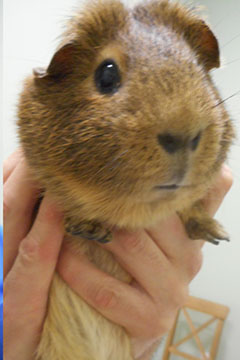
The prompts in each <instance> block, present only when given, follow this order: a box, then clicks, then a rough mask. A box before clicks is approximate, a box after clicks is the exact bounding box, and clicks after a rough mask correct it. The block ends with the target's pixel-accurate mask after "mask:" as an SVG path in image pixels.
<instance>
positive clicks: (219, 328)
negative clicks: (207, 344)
mask: <svg viewBox="0 0 240 360" xmlns="http://www.w3.org/2000/svg"><path fill="white" fill-rule="evenodd" d="M222 328H223V320H218V324H217V328H216V332H215V335H214V338H213V342H212V348H211V352H210V354H211V358H212V359H215V357H216V355H217V349H218V344H219V341H220V336H221V333H222Z"/></svg>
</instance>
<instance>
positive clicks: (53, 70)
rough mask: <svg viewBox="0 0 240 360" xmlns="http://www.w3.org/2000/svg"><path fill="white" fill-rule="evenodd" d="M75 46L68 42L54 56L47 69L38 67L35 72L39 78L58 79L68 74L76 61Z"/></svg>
mask: <svg viewBox="0 0 240 360" xmlns="http://www.w3.org/2000/svg"><path fill="white" fill-rule="evenodd" d="M74 52H75V46H74V44H73V43H68V44H66V45H64V46H62V47H61V48H60V49H59V50H58V51H57V52H56V53H55V54H54V56H53V58H52V60H51V62H50V64H49V66H48V68H47V69H43V68H36V69H34V70H33V74H34V76H35V77H36V78H38V79H53V80H57V79H60V78H63V77H64V76H66V75H68V74H69V73H71V71H72V67H73V63H74Z"/></svg>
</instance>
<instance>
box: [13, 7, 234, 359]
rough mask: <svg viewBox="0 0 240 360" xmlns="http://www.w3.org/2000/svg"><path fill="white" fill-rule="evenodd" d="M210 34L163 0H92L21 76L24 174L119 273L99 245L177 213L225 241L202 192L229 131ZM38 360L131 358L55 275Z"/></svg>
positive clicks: (72, 235)
mask: <svg viewBox="0 0 240 360" xmlns="http://www.w3.org/2000/svg"><path fill="white" fill-rule="evenodd" d="M219 66H220V61H219V48H218V42H217V40H216V38H215V36H214V35H213V33H212V32H211V30H210V29H209V27H208V26H207V25H206V23H205V22H204V21H202V20H201V19H200V18H199V17H198V15H196V14H195V13H194V12H193V11H192V10H189V9H186V8H185V7H183V6H182V5H180V4H178V3H173V2H170V1H167V0H153V1H146V2H143V3H141V4H139V5H137V6H136V7H134V8H127V7H126V6H124V5H123V4H122V3H121V2H119V1H118V0H116V1H113V0H112V1H111V0H109V1H107V0H106V1H105V0H103V1H93V2H90V3H88V4H87V5H86V7H85V8H84V9H82V10H81V11H79V13H77V14H76V15H75V16H74V17H73V18H72V19H71V20H70V21H69V23H68V26H67V30H66V31H65V33H64V34H63V37H62V41H61V44H60V45H59V48H58V49H57V51H56V53H55V55H54V56H53V58H52V60H51V62H50V64H49V66H48V67H47V68H46V69H36V70H35V71H34V73H33V75H32V76H30V77H29V78H27V79H26V81H25V85H24V89H23V92H22V94H21V98H20V103H19V111H18V115H19V121H18V127H19V137H20V140H21V144H22V147H23V150H24V153H25V156H26V159H27V162H28V164H29V166H30V168H31V169H32V173H33V175H34V176H35V177H36V179H37V180H38V182H39V183H40V184H41V186H42V188H43V189H44V191H47V192H48V193H50V194H51V195H52V197H53V198H54V199H55V200H56V202H57V203H58V204H60V206H61V208H62V209H63V210H64V216H65V217H64V219H65V220H64V221H65V229H66V236H65V241H66V242H69V244H70V246H72V248H73V251H76V252H77V253H78V254H79V256H81V253H85V254H86V255H87V256H88V257H89V259H90V261H91V262H93V263H94V264H95V265H96V266H97V267H98V268H100V269H101V270H103V271H105V272H107V273H109V274H111V275H113V276H114V277H116V278H118V279H120V280H121V281H125V282H130V281H131V277H130V276H129V274H127V273H126V271H124V270H123V269H122V268H121V266H120V265H119V264H118V263H117V262H116V260H115V259H114V257H113V256H112V255H111V254H110V253H109V252H108V251H107V250H105V249H104V247H100V246H99V245H98V242H100V243H106V242H109V241H111V240H112V232H111V229H112V228H113V227H118V228H123V229H127V230H130V231H136V230H139V229H143V228H147V227H149V226H152V225H154V224H155V223H156V222H157V221H159V220H160V219H163V218H166V217H168V216H169V215H171V214H173V213H175V212H177V213H178V214H179V216H180V218H181V220H182V221H183V223H184V225H185V228H186V231H187V233H188V235H189V236H190V237H191V238H192V239H205V240H207V241H210V242H212V243H218V241H219V240H223V239H228V236H227V234H226V233H225V231H224V229H223V228H222V226H221V225H220V224H218V222H217V221H215V220H213V219H212V218H210V217H209V216H208V215H207V213H206V212H205V210H204V207H203V206H202V203H201V199H202V198H203V197H204V195H205V194H206V192H207V191H208V190H209V188H210V187H211V185H212V184H213V183H214V181H215V179H216V176H217V174H218V172H219V170H220V168H221V166H222V164H223V162H224V161H225V159H226V156H227V152H228V149H229V147H230V145H231V142H232V138H233V136H234V132H233V128H232V124H231V121H230V119H229V116H228V114H227V112H226V110H225V108H224V104H223V103H222V102H221V98H220V96H219V93H218V91H217V89H216V88H215V86H214V84H213V82H212V80H211V76H210V73H209V72H210V70H211V69H213V68H216V67H219ZM36 360H133V353H132V348H131V342H130V339H129V336H128V334H127V332H126V331H125V330H124V329H123V328H122V327H120V326H118V325H116V324H113V323H112V322H111V321H109V320H107V319H106V318H104V317H103V316H102V315H101V314H99V313H98V312H97V311H95V310H94V309H93V308H92V307H91V306H90V305H88V304H87V303H86V302H85V301H84V300H82V299H81V298H80V297H79V296H78V295H76V293H74V292H73V291H72V290H71V289H70V288H69V287H68V286H67V284H66V283H65V282H64V281H63V280H62V279H61V278H60V277H59V276H58V275H57V274H56V275H55V276H54V279H53V282H52V288H51V294H50V299H49V307H48V314H47V317H46V320H45V324H44V328H43V332H42V336H41V341H40V344H39V347H38V351H37V354H36Z"/></svg>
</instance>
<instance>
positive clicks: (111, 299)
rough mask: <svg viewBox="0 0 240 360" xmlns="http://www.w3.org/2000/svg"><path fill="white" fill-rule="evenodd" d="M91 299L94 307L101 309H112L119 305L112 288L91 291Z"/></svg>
mask: <svg viewBox="0 0 240 360" xmlns="http://www.w3.org/2000/svg"><path fill="white" fill-rule="evenodd" d="M110 289H111V290H110ZM89 298H90V299H91V302H92V304H93V306H94V307H96V308H99V309H110V308H113V307H116V304H117V297H116V294H115V292H114V291H113V290H112V287H110V286H109V287H99V288H97V289H92V290H90V294H89Z"/></svg>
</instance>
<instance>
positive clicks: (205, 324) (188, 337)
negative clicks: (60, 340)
mask: <svg viewBox="0 0 240 360" xmlns="http://www.w3.org/2000/svg"><path fill="white" fill-rule="evenodd" d="M216 320H217V319H216V318H215V317H213V318H211V319H210V320H208V321H207V322H205V323H204V324H202V325H201V326H199V327H198V328H195V332H196V333H199V332H200V331H202V330H203V329H205V328H206V327H208V326H209V325H211V324H212V323H213V322H214V321H216ZM192 337H193V333H190V334H189V335H187V336H186V337H185V338H183V339H181V340H180V341H178V342H177V343H175V344H174V346H175V347H178V346H180V345H182V344H183V343H184V342H186V341H187V340H189V339H191V338H192Z"/></svg>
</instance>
